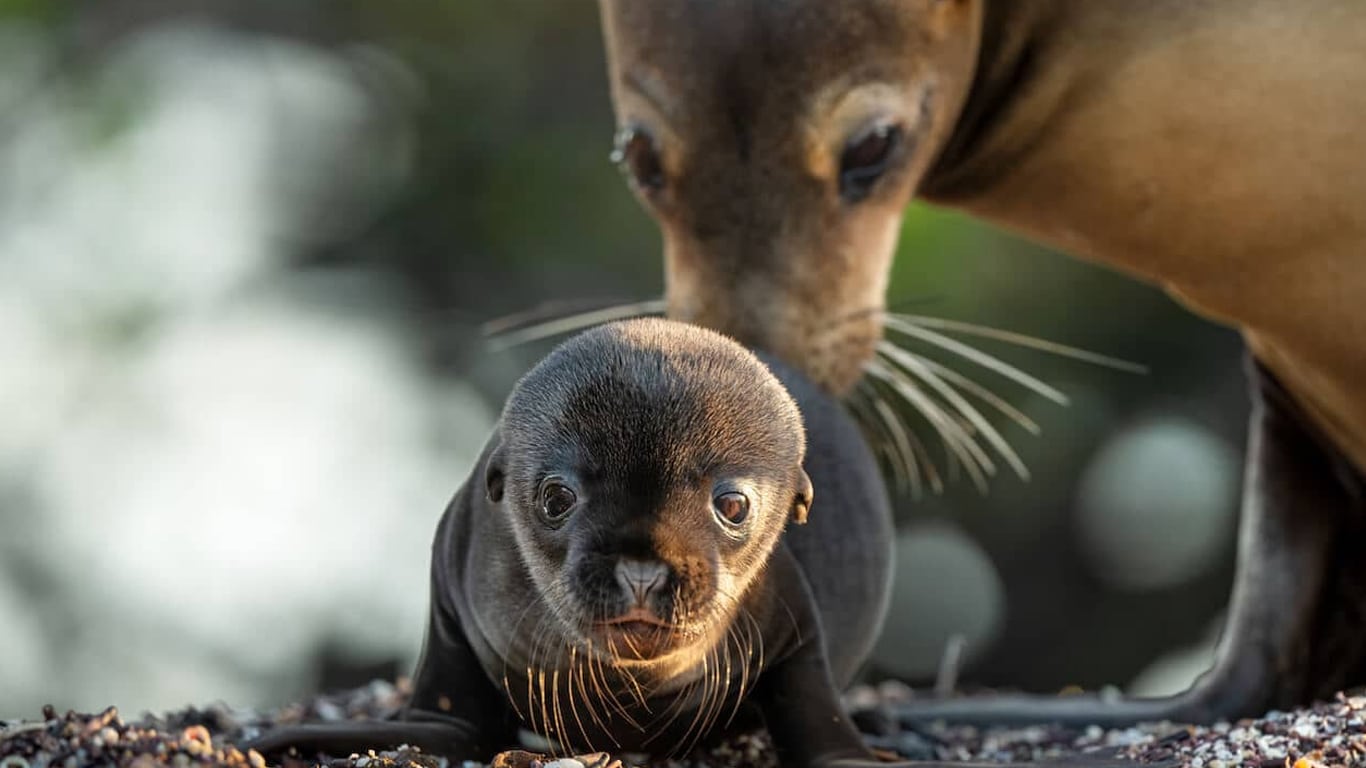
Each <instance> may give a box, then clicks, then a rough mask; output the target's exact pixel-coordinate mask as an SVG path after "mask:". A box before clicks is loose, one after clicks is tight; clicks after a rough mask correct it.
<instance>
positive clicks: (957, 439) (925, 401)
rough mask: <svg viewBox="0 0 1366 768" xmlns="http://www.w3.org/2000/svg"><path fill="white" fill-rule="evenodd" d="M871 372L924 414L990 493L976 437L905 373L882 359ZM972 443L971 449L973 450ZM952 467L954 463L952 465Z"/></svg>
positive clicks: (874, 362) (976, 482)
mask: <svg viewBox="0 0 1366 768" xmlns="http://www.w3.org/2000/svg"><path fill="white" fill-rule="evenodd" d="M867 371H868V373H869V374H870V375H872V376H873V377H874V378H875V379H878V380H880V381H882V382H883V383H885V384H887V385H889V386H890V387H891V388H892V390H893V391H895V392H896V393H897V394H899V395H900V396H901V397H902V398H903V399H904V400H905V401H906V402H907V403H908V404H910V405H912V406H913V407H915V409H916V410H917V411H919V412H920V413H921V415H923V416H925V418H926V420H928V421H929V422H930V425H931V426H933V427H934V428H935V430H936V431H937V432H938V433H939V436H940V439H941V440H942V441H943V443H944V447H945V448H946V449H948V452H949V453H950V454H951V455H952V456H955V457H956V458H957V460H958V461H959V462H961V463H962V465H963V468H964V470H966V471H967V473H968V475H969V477H970V478H971V479H972V482H973V485H975V486H977V488H978V489H979V490H980V491H982V492H983V493H985V492H986V477H985V475H984V470H983V467H981V466H979V465H978V463H977V460H978V458H979V457H984V454H983V452H982V451H981V450H980V448H978V447H977V446H976V444H975V443H973V441H972V438H971V437H969V436H968V435H967V433H966V432H964V431H963V429H962V427H960V426H959V425H958V423H957V422H956V421H954V420H953V419H951V418H949V417H948V415H947V414H945V412H944V409H943V408H941V407H940V406H939V404H938V403H936V402H935V401H934V399H933V398H931V397H930V396H929V395H928V394H926V392H925V391H924V390H923V389H921V388H920V386H919V385H917V384H916V383H915V381H913V380H912V379H910V378H909V377H908V376H906V375H905V374H904V373H902V372H901V371H900V370H899V369H897V368H896V367H894V366H892V365H888V364H886V363H884V362H883V361H882V359H881V358H874V359H873V360H871V361H869V364H868V366H867ZM969 444H971V447H969ZM950 468H952V463H950Z"/></svg>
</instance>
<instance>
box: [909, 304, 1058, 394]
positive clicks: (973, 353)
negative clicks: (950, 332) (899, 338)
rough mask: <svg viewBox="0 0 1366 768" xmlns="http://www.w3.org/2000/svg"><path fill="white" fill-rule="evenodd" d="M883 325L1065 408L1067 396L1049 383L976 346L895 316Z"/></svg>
mask: <svg viewBox="0 0 1366 768" xmlns="http://www.w3.org/2000/svg"><path fill="white" fill-rule="evenodd" d="M886 325H887V328H888V329H890V330H893V331H896V332H897V333H900V334H903V335H906V336H911V337H914V338H917V339H920V340H921V341H924V342H927V343H929V344H933V345H934V346H936V347H939V348H940V349H943V350H944V351H946V352H951V353H953V354H955V355H958V356H959V357H962V358H964V359H966V360H969V361H971V362H974V363H976V364H978V365H980V366H982V367H983V368H987V369H989V370H992V371H995V372H996V373H999V374H1000V375H1002V376H1004V377H1006V378H1008V379H1010V380H1011V381H1014V382H1015V383H1017V384H1019V385H1020V386H1022V387H1025V388H1026V389H1029V390H1031V391H1032V392H1034V393H1035V394H1038V395H1039V396H1041V397H1046V398H1048V399H1049V400H1052V401H1053V402H1055V403H1057V404H1058V405H1067V403H1068V399H1067V395H1065V394H1063V393H1062V392H1061V391H1059V390H1058V389H1057V388H1056V387H1053V386H1050V385H1049V384H1047V383H1045V382H1043V381H1040V380H1039V379H1038V378H1037V377H1035V376H1031V375H1030V374H1028V373H1025V372H1024V371H1022V370H1020V369H1019V368H1016V367H1015V366H1013V365H1011V364H1010V363H1007V362H1005V361H1004V360H1001V359H1000V358H997V357H993V356H991V355H989V354H987V353H985V352H983V351H981V350H979V349H977V348H976V347H972V346H969V345H967V344H964V343H963V342H961V341H958V340H957V339H954V338H950V337H948V336H945V335H944V334H942V333H936V332H935V331H932V330H929V329H928V328H922V327H920V326H918V325H916V324H915V323H912V322H910V321H907V320H902V319H901V318H900V317H897V316H895V315H887V316H886Z"/></svg>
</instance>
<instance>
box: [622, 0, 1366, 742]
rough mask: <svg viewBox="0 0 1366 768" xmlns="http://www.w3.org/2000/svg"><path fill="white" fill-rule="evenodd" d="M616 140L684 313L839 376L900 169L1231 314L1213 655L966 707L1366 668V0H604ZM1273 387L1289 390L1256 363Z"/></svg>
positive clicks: (1298, 686) (875, 288) (1149, 713)
mask: <svg viewBox="0 0 1366 768" xmlns="http://www.w3.org/2000/svg"><path fill="white" fill-rule="evenodd" d="M601 7H602V14H603V21H604V33H605V34H604V36H605V40H606V43H607V53H608V64H609V73H610V77H611V84H612V92H613V100H614V104H615V107H616V111H617V115H618V119H619V124H620V126H621V129H622V130H621V133H620V134H619V144H618V152H619V156H620V158H621V161H622V163H623V166H624V167H625V169H626V170H627V171H628V173H629V175H630V176H631V178H632V180H633V183H634V186H635V188H636V190H637V192H638V193H639V196H640V197H641V199H642V201H643V202H644V203H645V205H646V207H647V208H648V209H649V210H650V211H651V212H652V214H653V215H654V216H655V217H656V218H657V219H658V220H659V222H660V224H661V227H662V230H663V234H664V246H665V247H664V252H665V264H666V285H667V300H668V310H669V314H670V315H671V316H673V317H678V318H682V319H687V320H690V321H693V322H697V323H700V324H702V325H706V326H709V327H713V328H717V329H719V330H722V331H723V332H727V333H730V334H732V335H734V336H735V337H737V338H739V339H740V340H741V341H743V342H745V343H747V344H751V345H755V346H759V347H763V348H767V349H772V350H774V351H775V352H776V353H777V354H778V355H780V356H781V357H782V358H783V359H785V360H787V361H789V362H790V363H792V364H794V365H796V366H798V367H800V368H801V369H802V370H804V371H805V372H806V373H807V374H808V375H810V376H811V377H812V378H813V379H815V380H816V381H817V382H818V383H820V384H821V385H822V386H824V387H825V388H826V389H827V390H829V391H831V392H835V393H843V392H845V391H846V390H848V389H849V388H850V387H851V386H852V385H853V384H854V382H855V381H856V380H857V379H858V377H859V376H860V374H861V372H862V370H863V366H864V364H866V363H867V361H868V360H869V359H870V358H871V357H872V354H873V345H874V343H875V342H876V340H877V338H878V337H879V336H880V334H881V329H882V320H881V307H882V302H883V293H884V290H885V286H886V279H887V274H888V267H889V262H890V259H891V254H892V250H893V245H894V242H895V238H896V232H897V229H898V225H899V222H900V217H901V213H902V211H903V209H904V206H905V205H906V203H907V202H908V201H909V199H910V198H911V197H912V196H915V195H920V196H923V197H924V198H926V199H928V200H930V201H932V202H936V203H940V204H945V205H951V206H955V207H958V208H961V209H963V210H966V211H969V212H971V213H973V214H975V215H978V216H981V217H983V218H985V219H987V220H989V221H993V222H996V223H999V224H1001V225H1003V226H1006V227H1009V228H1011V229H1014V230H1016V231H1019V232H1022V233H1024V234H1026V235H1028V236H1030V237H1033V238H1035V239H1038V240H1040V241H1043V242H1046V243H1050V244H1052V245H1054V246H1057V247H1059V248H1062V249H1064V250H1067V251H1069V252H1072V253H1074V254H1076V255H1078V256H1081V257H1084V258H1087V259H1091V260H1095V261H1098V262H1101V263H1105V264H1108V265H1111V266H1113V267H1116V268H1118V269H1121V270H1123V271H1125V272H1128V273H1130V274H1132V275H1134V276H1136V277H1138V278H1140V279H1144V280H1147V281H1150V282H1153V283H1156V284H1159V285H1161V286H1163V287H1164V288H1165V289H1166V290H1167V291H1169V292H1170V293H1171V294H1172V295H1174V296H1176V297H1177V298H1178V299H1179V300H1181V301H1183V302H1185V303H1186V304H1187V305H1188V306H1190V307H1192V308H1194V309H1195V310H1197V311H1199V312H1201V313H1203V314H1205V315H1207V316H1210V317H1213V318H1216V319H1218V320H1220V321H1222V322H1225V323H1229V324H1232V325H1234V326H1236V327H1238V328H1239V329H1240V330H1241V331H1242V333H1243V336H1244V338H1245V339H1246V341H1247V345H1248V348H1249V350H1250V351H1251V354H1252V356H1253V358H1254V362H1253V364H1252V366H1251V371H1252V377H1253V380H1254V381H1253V387H1252V391H1253V394H1254V400H1255V403H1256V406H1255V409H1254V413H1253V416H1252V421H1251V438H1250V442H1249V448H1248V457H1247V468H1248V472H1247V475H1246V478H1247V480H1246V487H1245V495H1244V507H1243V513H1242V533H1241V538H1240V545H1239V547H1240V550H1239V560H1238V574H1237V579H1236V585H1235V589H1234V593H1233V598H1232V605H1231V610H1230V616H1229V621H1228V625H1227V628H1226V630H1225V633H1224V637H1223V641H1222V643H1221V646H1220V650H1219V658H1218V662H1217V664H1216V665H1215V667H1214V669H1213V670H1211V672H1210V673H1209V674H1207V675H1206V676H1205V677H1203V678H1202V679H1201V681H1200V682H1199V683H1198V684H1197V685H1196V686H1195V687H1194V688H1192V689H1191V690H1190V691H1188V692H1187V693H1185V694H1183V695H1180V696H1177V697H1173V698H1169V699H1158V700H1143V701H1134V700H1122V701H1119V702H1112V703H1101V702H1099V701H1097V700H1095V699H1088V698H1069V699H1067V700H1062V701H1054V700H1047V699H1044V700H1030V699H1014V700H1005V701H997V702H993V703H988V704H983V703H978V702H968V703H967V704H961V705H960V704H958V703H951V704H947V705H931V706H929V707H922V708H920V709H919V710H918V711H919V712H920V713H921V714H924V715H925V716H938V715H949V716H956V717H963V718H967V719H986V720H993V719H1003V718H1004V719H1024V720H1049V719H1067V720H1072V719H1081V720H1093V721H1111V722H1125V721H1130V720H1134V719H1143V718H1151V717H1172V718H1175V719H1185V720H1209V719H1213V718H1217V717H1238V716H1242V715H1248V714H1254V713H1258V712H1260V711H1263V710H1265V709H1267V708H1269V707H1273V706H1277V707H1284V706H1290V705H1294V704H1298V703H1302V702H1304V701H1306V700H1308V699H1310V698H1313V697H1318V696H1323V695H1327V694H1329V693H1331V692H1333V691H1334V690H1337V689H1340V688H1342V687H1346V686H1351V685H1357V684H1364V683H1366V557H1362V556H1361V552H1360V551H1359V545H1358V546H1357V548H1356V549H1354V548H1353V546H1354V545H1353V544H1352V543H1351V542H1359V541H1361V538H1360V533H1361V530H1362V527H1363V524H1364V523H1363V521H1366V502H1363V494H1362V490H1361V489H1362V487H1363V482H1362V475H1363V472H1364V471H1366V133H1363V131H1362V130H1361V126H1363V125H1366V45H1363V44H1362V41H1363V40H1366V4H1363V3H1359V2H1354V0H1307V1H1306V2H1299V3H1284V2H1273V1H1272V0H1236V1H1235V0H1196V1H1188V0H1152V1H1150V2H1094V0H1015V1H1012V0H1000V1H996V0H858V1H856V2H847V3H846V2H841V3H828V2H822V1H821V0H794V1H792V2H784V3H769V2H762V1H760V0H754V1H753V2H737V3H707V2H699V1H696V0H657V1H656V2H650V3H635V2H631V0H601ZM1268 393H1274V394H1271V395H1268Z"/></svg>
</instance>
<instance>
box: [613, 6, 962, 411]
mask: <svg viewBox="0 0 1366 768" xmlns="http://www.w3.org/2000/svg"><path fill="white" fill-rule="evenodd" d="M600 7H601V12H602V21H603V30H604V39H605V42H606V45H607V61H608V69H609V76H610V79H611V87H612V98H613V102H614V104H615V108H616V114H617V123H618V127H619V130H618V134H617V139H616V150H615V157H616V158H617V161H618V162H619V163H620V165H621V167H622V170H623V172H624V173H625V175H626V177H627V179H628V180H629V183H630V184H631V186H632V188H633V189H634V190H635V192H636V194H637V195H638V197H639V198H640V200H641V202H642V203H643V204H644V206H645V208H646V209H647V210H648V211H649V212H650V213H651V215H653V216H654V217H655V219H656V220H657V221H658V222H659V224H660V227H661V229H662V231H663V235H664V256H665V270H666V293H667V299H668V313H669V316H670V317H673V318H676V319H680V320H685V321H688V322H693V323H697V324H700V325H704V326H707V327H710V328H714V329H717V330H719V331H722V332H723V333H726V334H728V335H731V336H734V337H735V338H738V339H739V340H741V341H742V342H744V343H745V344H746V345H749V346H754V347H760V348H764V349H768V350H770V351H772V352H773V353H775V354H777V355H778V356H779V357H781V358H783V359H784V360H786V361H787V362H789V363H790V364H792V365H794V366H796V367H797V368H799V369H800V370H802V371H803V372H805V373H806V374H807V376H808V377H810V378H811V379H812V380H814V381H815V382H816V383H818V384H820V385H821V386H823V387H824V388H826V389H827V390H829V391H831V392H834V393H837V394H838V393H843V392H844V391H846V390H847V389H848V388H850V387H852V386H853V384H854V383H855V382H856V381H857V380H858V378H859V376H860V375H861V374H862V366H863V363H864V362H866V361H867V360H868V359H869V358H871V356H872V353H873V347H874V344H875V343H876V341H877V340H878V338H879V337H880V336H881V332H882V323H881V318H880V315H879V313H880V311H881V309H882V305H883V300H884V299H883V295H884V293H885V290H886V285H887V276H888V270H889V267H890V263H891V257H892V252H893V250H894V247H895V244H896V239H897V234H898V231H899V229H900V223H901V215H902V211H903V209H904V207H905V206H906V204H907V203H908V201H909V200H910V198H911V196H912V195H913V194H914V191H915V189H916V185H917V183H918V181H919V180H920V178H921V176H922V175H923V174H924V173H925V171H926V169H927V168H928V166H929V165H930V163H931V161H932V160H933V158H934V155H935V153H936V152H937V151H938V149H939V148H940V147H941V146H942V145H943V143H944V142H945V141H946V139H947V136H948V134H949V131H950V128H951V124H952V121H953V120H954V119H955V118H956V116H957V113H958V110H959V109H960V108H961V106H962V102H963V100H964V98H965V96H966V91H967V88H968V84H969V83H970V82H971V73H972V68H973V64H974V60H975V56H976V46H977V35H978V33H977V31H976V30H977V28H978V20H979V16H980V13H981V9H980V2H979V1H978V0H852V1H850V2H843V1H841V2H830V1H829V0H788V1H787V2H771V1H769V0H737V1H736V2H724V3H718V2H707V1H705V0H650V1H649V2H639V1H638V0H600Z"/></svg>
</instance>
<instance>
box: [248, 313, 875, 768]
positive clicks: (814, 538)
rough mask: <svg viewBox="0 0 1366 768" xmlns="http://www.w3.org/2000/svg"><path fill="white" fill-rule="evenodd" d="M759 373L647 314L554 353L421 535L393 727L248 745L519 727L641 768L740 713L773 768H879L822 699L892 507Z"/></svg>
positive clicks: (811, 414)
mask: <svg viewBox="0 0 1366 768" xmlns="http://www.w3.org/2000/svg"><path fill="white" fill-rule="evenodd" d="M775 365H776V366H777V370H778V372H779V375H780V376H781V377H782V382H781V383H780V381H779V379H778V378H775V376H774V375H773V374H772V373H770V371H769V369H768V368H766V367H765V365H763V364H762V363H761V362H760V361H759V359H757V358H756V357H755V356H754V355H753V354H751V353H750V352H748V351H746V350H745V349H744V348H742V347H740V346H739V345H738V344H736V343H735V342H733V341H731V340H729V339H727V338H725V337H722V336H720V335H719V334H716V333H714V332H711V331H707V330H704V329H700V328H696V327H691V326H685V325H683V324H679V323H672V322H669V321H664V320H648V321H631V322H627V323H618V324H613V325H610V326H604V327H601V328H598V329H595V330H592V331H589V332H587V333H585V334H582V335H580V336H578V337H576V338H574V339H572V340H570V341H569V342H566V343H565V344H563V345H561V346H560V347H558V348H557V349H556V350H555V351H554V352H552V353H551V354H550V355H549V356H548V357H547V358H546V359H545V360H544V361H542V362H541V363H540V364H539V365H537V366H536V368H535V369H533V370H532V371H531V372H530V373H529V374H527V376H526V377H524V378H523V379H522V381H520V382H519V383H518V385H517V387H516V388H515V389H514V391H513V393H512V395H511V396H510V397H509V399H508V403H507V406H506V408H505V409H504V411H503V415H502V417H501V419H500V421H499V423H498V425H497V427H496V429H495V432H494V434H493V436H492V437H491V438H490V440H489V442H488V444H487V446H486V448H485V450H484V451H483V454H482V456H481V458H480V460H479V463H478V466H477V467H476V468H475V470H474V472H473V473H472V475H471V478H470V480H469V481H468V482H466V483H465V484H464V485H463V486H462V488H461V489H460V491H459V492H458V493H457V494H456V496H455V498H454V500H453V501H452V502H451V503H450V505H449V507H448V508H447V510H446V513H445V514H444V515H443V517H442V519H441V523H440V526H439V529H438V531H437V535H436V539H435V543H434V545H433V549H432V582H431V583H432V609H431V621H430V625H429V627H428V630H427V639H426V644H425V647H424V650H423V654H422V659H421V661H420V662H419V665H418V669H417V671H416V673H415V675H414V691H413V696H412V700H411V702H410V704H409V706H408V708H407V710H406V711H405V712H404V713H403V715H402V717H401V719H400V720H399V721H396V722H369V723H346V724H334V725H314V726H297V727H286V728H284V729H280V730H277V731H273V732H270V733H267V734H266V735H265V736H264V737H263V738H261V739H259V740H258V741H257V742H256V743H255V744H254V746H256V748H258V749H260V750H263V751H268V752H279V751H281V750H283V749H285V748H287V747H291V746H292V747H297V748H301V749H305V750H307V749H321V750H324V751H329V752H333V753H336V752H342V753H345V752H349V751H352V750H356V751H363V750H365V749H371V748H378V747H381V746H384V745H386V744H388V745H396V744H399V743H409V744H414V745H420V746H422V747H424V748H426V749H429V750H432V751H436V752H438V753H441V754H443V755H445V756H446V757H448V758H451V759H453V760H460V759H477V758H485V759H487V758H488V757H490V756H491V755H492V754H493V753H494V752H496V751H499V750H500V749H507V748H510V747H513V746H515V744H516V727H517V726H518V725H521V726H524V727H527V728H530V729H533V730H535V731H537V732H539V733H541V734H542V735H544V736H546V737H548V738H549V739H551V740H552V741H558V742H560V743H562V744H565V745H567V746H569V747H572V748H577V749H580V750H586V749H590V748H592V749H599V750H602V749H606V750H612V751H616V750H630V751H642V752H650V753H655V754H659V753H668V752H670V751H672V750H675V749H678V748H681V747H686V746H688V745H690V744H692V743H694V742H697V741H699V740H703V739H710V738H714V737H715V736H717V735H719V734H720V733H722V732H724V731H725V729H726V728H727V727H728V726H729V725H732V724H733V723H732V718H736V720H735V723H734V724H739V723H745V722H748V721H749V720H750V719H751V718H752V717H753V716H754V715H756V714H757V715H761V716H762V718H763V720H764V721H765V722H766V723H767V725H768V727H769V729H770V730H771V731H772V734H773V737H774V741H775V744H776V745H777V746H778V749H779V750H780V753H781V759H782V760H783V764H784V765H794V766H836V765H838V766H846V767H847V768H855V767H856V766H861V765H867V766H872V765H875V764H878V765H881V763H877V762H876V761H875V760H874V759H873V757H872V755H871V753H870V752H869V751H868V750H867V748H866V747H865V746H864V745H863V743H862V741H861V739H860V737H859V735H858V733H857V732H856V731H855V730H854V729H853V728H852V726H851V725H850V724H849V722H848V720H847V719H846V718H845V717H844V716H843V714H842V713H841V711H840V708H839V706H840V705H839V699H838V693H837V691H838V688H839V687H842V686H844V685H846V684H848V682H849V681H850V679H851V678H852V676H853V674H854V672H855V671H856V670H857V668H858V667H859V665H860V664H861V663H862V661H863V659H864V658H865V656H866V655H867V653H868V651H869V649H870V647H871V645H872V643H873V641H874V640H875V635H876V632H877V630H878V627H879V625H880V624H881V621H882V618H883V615H884V614H885V611H886V606H887V597H888V593H889V588H890V582H889V576H890V567H891V552H890V537H891V523H890V509H889V505H888V502H887V499H886V494H885V491H884V490H883V488H882V484H881V480H880V478H879V476H878V472H877V468H876V465H875V463H874V462H873V459H872V457H871V455H870V454H869V452H868V449H867V447H866V446H865V445H864V444H863V442H862V440H861V436H860V434H859V432H858V429H857V427H855V426H854V425H853V423H852V422H850V421H849V420H848V418H847V417H846V416H845V415H844V413H843V411H842V410H841V408H840V407H839V405H838V403H837V402H835V401H833V400H831V399H830V398H828V396H826V395H824V394H823V393H822V392H821V391H820V390H819V389H818V388H816V387H815V386H814V385H811V384H809V383H807V382H806V381H805V380H804V379H802V378H801V377H800V376H799V375H797V374H795V373H793V372H792V371H790V370H785V369H783V368H782V366H781V364H776V363H775ZM789 393H791V394H789ZM794 398H795V401H794ZM799 407H800V410H799ZM803 422H805V429H806V434H807V435H809V436H810V440H809V449H810V451H809V452H808V453H805V463H804V466H805V470H804V469H803V461H804V450H806V448H807V441H806V438H805V437H804V430H803ZM807 473H809V476H808V474H807ZM813 481H814V483H815V487H816V488H818V489H819V501H817V502H815V504H814V505H813V502H812V482H813ZM808 509H809V510H810V512H811V515H810V522H809V524H806V525H805V526H803V527H801V528H800V529H796V530H792V531H788V532H786V533H785V532H784V531H785V527H786V524H787V522H788V521H789V520H790V519H792V520H795V521H797V522H804V521H805V520H806V518H807V513H808Z"/></svg>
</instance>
